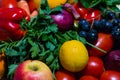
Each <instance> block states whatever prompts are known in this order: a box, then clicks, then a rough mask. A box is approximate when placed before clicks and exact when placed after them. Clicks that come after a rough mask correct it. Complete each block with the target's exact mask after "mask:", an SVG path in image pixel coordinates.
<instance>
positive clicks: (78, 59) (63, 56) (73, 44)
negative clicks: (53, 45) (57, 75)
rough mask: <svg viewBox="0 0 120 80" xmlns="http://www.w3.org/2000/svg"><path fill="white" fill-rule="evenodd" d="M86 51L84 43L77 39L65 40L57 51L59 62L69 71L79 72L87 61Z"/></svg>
mask: <svg viewBox="0 0 120 80" xmlns="http://www.w3.org/2000/svg"><path fill="white" fill-rule="evenodd" d="M88 58H89V56H88V51H87V49H86V47H85V46H84V44H83V43H82V42H80V41H78V40H70V41H66V42H64V43H63V44H62V46H61V47H60V51H59V59H60V63H61V65H62V66H63V68H65V69H66V70H68V71H70V72H79V71H81V70H83V69H84V68H85V66H86V65H87V62H88Z"/></svg>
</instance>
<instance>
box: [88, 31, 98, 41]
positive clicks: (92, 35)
mask: <svg viewBox="0 0 120 80" xmlns="http://www.w3.org/2000/svg"><path fill="white" fill-rule="evenodd" d="M97 38H98V33H97V31H96V30H95V29H91V30H90V31H89V32H88V37H87V40H88V41H89V42H94V41H96V40H97Z"/></svg>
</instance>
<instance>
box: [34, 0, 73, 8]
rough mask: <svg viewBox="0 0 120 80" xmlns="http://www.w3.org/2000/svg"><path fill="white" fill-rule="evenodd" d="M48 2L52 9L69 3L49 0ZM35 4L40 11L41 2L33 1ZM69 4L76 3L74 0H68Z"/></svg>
mask: <svg viewBox="0 0 120 80" xmlns="http://www.w3.org/2000/svg"><path fill="white" fill-rule="evenodd" d="M47 1H48V4H49V6H50V8H55V7H57V6H60V5H62V4H64V3H66V2H67V0H47ZM33 2H34V3H35V5H36V7H37V8H38V9H39V7H40V4H41V0H33ZM68 2H69V3H71V4H72V3H74V0H68Z"/></svg>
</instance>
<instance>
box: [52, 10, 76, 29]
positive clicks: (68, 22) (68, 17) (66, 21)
mask: <svg viewBox="0 0 120 80" xmlns="http://www.w3.org/2000/svg"><path fill="white" fill-rule="evenodd" d="M51 17H52V19H53V21H54V23H56V24H57V25H58V29H59V30H61V31H66V30H70V29H71V28H72V27H73V25H74V16H73V14H72V13H71V12H68V11H67V10H64V9H63V10H62V11H60V12H57V13H53V14H51Z"/></svg>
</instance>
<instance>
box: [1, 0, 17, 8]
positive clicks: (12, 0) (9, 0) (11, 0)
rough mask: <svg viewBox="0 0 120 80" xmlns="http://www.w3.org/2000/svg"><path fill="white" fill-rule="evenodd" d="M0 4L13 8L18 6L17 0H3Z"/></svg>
mask: <svg viewBox="0 0 120 80" xmlns="http://www.w3.org/2000/svg"><path fill="white" fill-rule="evenodd" d="M0 4H1V7H5V8H13V7H17V0H2V1H1V3H0Z"/></svg>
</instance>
